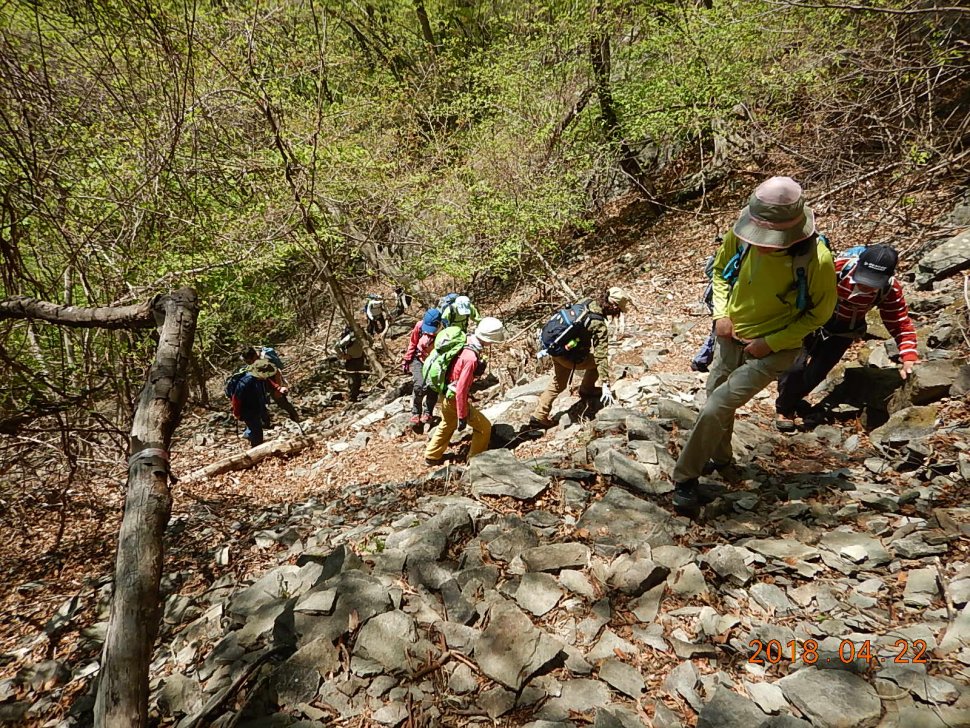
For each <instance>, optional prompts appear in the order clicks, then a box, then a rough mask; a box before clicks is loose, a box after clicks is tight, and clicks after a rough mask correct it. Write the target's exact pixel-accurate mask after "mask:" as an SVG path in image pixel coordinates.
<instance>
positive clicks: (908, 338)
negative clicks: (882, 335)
mask: <svg viewBox="0 0 970 728" xmlns="http://www.w3.org/2000/svg"><path fill="white" fill-rule="evenodd" d="M879 315H880V316H881V317H882V322H883V324H885V326H886V330H887V331H889V333H890V334H891V335H892V337H893V339H895V341H896V346H898V347H899V358H900V360H901V361H904V362H906V361H913V362H915V361H919V354H918V353H917V352H916V327H915V326H913V320H912V319H911V318H910V317H909V309H908V308H907V306H906V298H905V297H904V296H903V287H902V286H901V285H899V282H898V281H896V280H893V282H892V285H891V286H890V288H889V290H888V291H886V295H885V296H884V297H883V299H882V301H880V302H879Z"/></svg>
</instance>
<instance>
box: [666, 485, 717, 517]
mask: <svg viewBox="0 0 970 728" xmlns="http://www.w3.org/2000/svg"><path fill="white" fill-rule="evenodd" d="M718 495H719V492H718V490H717V489H715V488H711V487H710V486H704V485H701V484H700V483H699V482H698V480H697V478H691V479H690V480H685V481H682V482H680V483H674V512H676V513H677V515H679V516H686V517H687V518H689V519H691V520H692V521H693V520H696V519H697V517H698V516H700V514H701V506H706V505H707V504H708V503H713V502H714V501H715V500H716V499H717V497H718Z"/></svg>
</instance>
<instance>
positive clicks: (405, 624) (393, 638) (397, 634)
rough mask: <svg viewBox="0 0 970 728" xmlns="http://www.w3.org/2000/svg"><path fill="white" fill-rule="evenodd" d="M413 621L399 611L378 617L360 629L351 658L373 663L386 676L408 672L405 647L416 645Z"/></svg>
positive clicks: (408, 664)
mask: <svg viewBox="0 0 970 728" xmlns="http://www.w3.org/2000/svg"><path fill="white" fill-rule="evenodd" d="M417 638H418V634H417V628H416V627H415V624H414V620H413V619H411V617H410V616H409V615H407V614H405V613H404V612H402V611H400V610H394V611H391V612H385V613H384V614H379V615H377V616H376V617H374V618H373V619H370V620H368V622H367V623H366V624H365V625H364V626H363V627H361V629H360V633H359V634H358V635H357V642H356V643H355V644H354V652H353V654H354V655H358V656H360V657H363V658H365V659H368V660H373V661H374V662H377V663H379V664H381V665H383V666H384V667H385V668H387V670H388V671H389V672H392V673H400V672H407V671H408V670H409V669H410V667H411V658H410V656H409V655H408V647H409V646H410V645H412V644H414V643H415V642H416V641H417Z"/></svg>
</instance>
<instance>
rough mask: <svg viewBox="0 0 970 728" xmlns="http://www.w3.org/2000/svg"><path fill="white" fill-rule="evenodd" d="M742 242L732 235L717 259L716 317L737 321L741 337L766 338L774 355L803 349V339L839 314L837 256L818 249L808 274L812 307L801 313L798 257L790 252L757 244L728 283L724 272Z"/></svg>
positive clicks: (735, 326) (736, 331)
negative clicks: (833, 314) (796, 274)
mask: <svg viewBox="0 0 970 728" xmlns="http://www.w3.org/2000/svg"><path fill="white" fill-rule="evenodd" d="M740 244H741V241H740V240H738V238H737V236H736V235H735V234H734V233H733V232H731V231H729V232H728V233H727V234H726V235H725V236H724V241H723V242H722V243H721V247H720V248H719V249H718V251H717V255H716V256H715V257H714V313H713V316H714V319H715V320H717V319H720V318H725V317H727V318H729V319H731V321H732V322H733V323H734V334H735V336H736V337H737V338H739V339H757V338H761V337H764V339H765V342H766V343H767V344H768V346H770V347H771V350H772V351H783V350H785V349H797V348H798V347H800V346H801V345H802V339H803V338H805V336H806V335H807V334H809V333H811V332H812V331H814V330H815V329H817V328H818V327H820V326H822V325H823V324H824V323H825V322H826V321H828V320H829V318H830V317H831V316H832V312H833V311H834V310H835V303H836V300H837V296H836V280H835V265H834V263H833V262H832V253H831V252H830V251H829V249H828V248H827V247H826V246H825V245H817V246H816V256H815V258H814V259H812V260H811V261H810V263H809V267H808V271H807V275H808V294H809V301H810V305H809V308H807V309H806V310H805V311H799V310H798V307H797V305H796V299H797V296H798V285H797V283H796V280H795V273H796V271H795V270H794V260H795V259H794V257H793V256H792V255H790V254H789V253H788V251H786V250H777V251H771V252H767V251H765V252H762V251H761V250H759V249H758V248H755V247H753V246H752V247H751V249H750V250H749V251H748V252H747V254H746V255H745V256H744V260H743V261H742V262H741V269H740V270H739V271H738V277H737V280H736V281H735V282H734V285H733V286H730V285H728V282H727V281H725V280H724V278H723V276H722V272H723V271H724V267H725V266H726V265H727V263H728V261H730V260H731V258H732V257H734V254H735V253H736V252H737V251H738V248H739V246H740Z"/></svg>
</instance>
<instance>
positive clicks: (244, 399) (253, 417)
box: [226, 359, 277, 447]
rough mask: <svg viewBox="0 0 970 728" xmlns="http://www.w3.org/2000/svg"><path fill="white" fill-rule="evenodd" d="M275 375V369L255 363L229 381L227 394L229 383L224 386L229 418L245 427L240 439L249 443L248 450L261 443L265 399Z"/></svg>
mask: <svg viewBox="0 0 970 728" xmlns="http://www.w3.org/2000/svg"><path fill="white" fill-rule="evenodd" d="M276 373H277V369H276V367H274V366H273V364H272V363H271V362H269V361H268V360H266V359H258V360H256V361H254V362H253V363H252V364H250V365H249V366H247V367H246V369H244V370H243V371H242V372H241V373H238V374H239V376H238V377H236V376H235V375H234V377H230V382H231V383H232V391H231V392H230V391H229V383H227V385H226V394H227V395H228V396H229V397H230V400H231V402H232V414H233V415H234V416H235V418H236V419H237V420H242V421H243V422H244V423H245V424H246V429H245V430H243V437H245V438H246V439H247V440H249V444H250V445H251V446H252V447H256V445H259V444H261V443H262V442H263V428H264V425H265V423H266V422H267V421H268V419H269V413H268V412H267V410H266V398H267V396H268V394H269V393H270V392H271V391H272V390H273V389H274V388H275V387H276V386H277V385H276V384H275V383H274V382H273V381H272V379H273V376H274V375H275V374H276Z"/></svg>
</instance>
